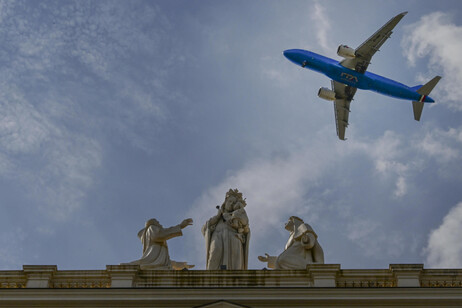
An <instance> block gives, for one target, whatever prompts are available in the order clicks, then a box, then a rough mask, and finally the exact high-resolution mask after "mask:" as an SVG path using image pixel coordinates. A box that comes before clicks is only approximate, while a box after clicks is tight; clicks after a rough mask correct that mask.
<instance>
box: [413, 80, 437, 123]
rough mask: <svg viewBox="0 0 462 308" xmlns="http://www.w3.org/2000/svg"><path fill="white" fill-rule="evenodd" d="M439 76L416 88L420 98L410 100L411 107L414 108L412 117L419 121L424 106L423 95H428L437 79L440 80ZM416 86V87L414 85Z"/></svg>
mask: <svg viewBox="0 0 462 308" xmlns="http://www.w3.org/2000/svg"><path fill="white" fill-rule="evenodd" d="M440 79H441V76H436V77H434V78H433V79H432V80H430V81H429V82H427V83H426V84H424V85H423V86H421V87H419V88H418V89H417V93H419V94H420V95H422V99H421V100H420V101H419V102H412V109H413V110H414V119H415V120H416V121H420V116H421V115H422V110H423V107H424V99H425V96H427V95H429V94H430V92H431V91H432V90H433V88H434V87H435V86H436V84H437V83H438V81H440ZM416 88H417V87H416Z"/></svg>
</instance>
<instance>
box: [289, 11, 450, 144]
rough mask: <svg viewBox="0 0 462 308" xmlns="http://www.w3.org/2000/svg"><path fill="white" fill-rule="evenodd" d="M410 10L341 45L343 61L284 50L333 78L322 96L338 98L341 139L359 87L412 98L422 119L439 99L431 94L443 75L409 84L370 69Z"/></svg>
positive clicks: (298, 62) (295, 60) (294, 59)
mask: <svg viewBox="0 0 462 308" xmlns="http://www.w3.org/2000/svg"><path fill="white" fill-rule="evenodd" d="M406 14H407V12H403V13H401V14H398V15H396V16H395V17H393V18H392V19H390V20H389V21H388V22H387V23H386V24H385V25H384V26H383V27H382V28H380V29H379V30H378V31H377V32H376V33H374V34H373V35H372V36H371V37H370V38H368V39H367V40H366V41H365V42H364V43H362V44H361V45H360V46H359V47H358V48H356V49H353V48H351V47H348V46H346V45H340V46H339V47H338V49H337V54H338V55H339V56H341V57H342V58H343V60H341V61H336V60H334V59H330V58H327V57H324V56H322V55H319V54H316V53H314V52H311V51H307V50H302V49H288V50H285V51H284V52H283V54H284V56H285V57H286V58H287V59H289V60H290V61H291V62H293V63H295V64H296V65H299V66H301V67H303V68H308V69H311V70H314V71H316V72H319V73H323V74H324V75H326V76H327V77H329V78H331V79H332V81H331V84H332V85H331V89H329V88H325V87H322V88H320V89H319V91H318V96H319V97H320V98H323V99H326V100H329V101H333V102H334V111H335V124H336V127H337V136H338V138H339V139H340V140H346V139H345V129H346V127H348V116H349V113H350V103H351V101H352V100H353V96H354V95H355V93H356V90H357V89H362V90H371V91H375V92H378V93H380V94H384V95H388V96H391V97H394V98H399V99H405V100H411V101H412V106H413V111H414V119H415V120H416V121H420V117H421V115H422V109H423V107H424V103H434V102H435V101H434V100H433V99H432V98H431V97H430V96H428V95H429V94H430V92H431V91H432V90H433V88H434V87H435V86H436V84H437V83H438V81H440V79H441V77H440V76H436V77H434V78H433V79H432V80H430V81H429V82H428V83H426V84H425V85H420V86H415V87H408V86H406V85H404V84H402V83H399V82H397V81H394V80H391V79H388V78H385V77H382V76H379V75H376V74H373V73H370V72H366V70H367V67H368V66H369V64H370V62H371V58H372V56H373V55H374V54H375V53H376V52H377V51H378V50H379V48H380V47H381V46H382V45H383V43H385V41H386V40H387V39H388V38H389V37H390V36H391V34H392V30H393V28H394V27H395V26H396V25H397V24H398V22H399V21H400V20H401V19H402V18H403V17H404V16H405V15H406Z"/></svg>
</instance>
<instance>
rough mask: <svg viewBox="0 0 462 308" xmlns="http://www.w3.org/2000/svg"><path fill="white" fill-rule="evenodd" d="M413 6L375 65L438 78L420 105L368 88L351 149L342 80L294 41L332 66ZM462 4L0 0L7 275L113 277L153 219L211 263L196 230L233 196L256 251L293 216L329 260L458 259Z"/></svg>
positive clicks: (3, 262)
mask: <svg viewBox="0 0 462 308" xmlns="http://www.w3.org/2000/svg"><path fill="white" fill-rule="evenodd" d="M403 11H409V14H408V15H406V16H405V17H404V18H403V20H402V21H401V22H400V24H398V26H397V27H396V28H395V31H394V33H393V35H392V37H391V38H390V39H389V40H388V41H387V43H386V44H385V45H384V46H382V48H381V51H380V52H378V53H377V54H376V55H375V56H374V58H373V59H372V64H371V65H370V66H369V71H372V72H374V73H377V74H380V75H384V76H386V77H389V78H392V79H395V80H398V81H400V82H402V83H405V84H408V85H417V84H421V83H424V82H426V81H428V80H429V79H430V78H432V77H433V76H435V75H441V76H443V79H442V80H441V82H440V84H438V86H437V88H436V89H435V90H434V91H433V92H432V97H433V98H434V99H435V100H436V101H437V103H436V104H434V105H432V106H430V107H429V106H426V107H425V108H424V111H423V115H422V119H421V122H416V121H414V120H413V115H412V107H411V103H410V102H407V101H400V100H395V99H392V98H389V97H385V96H381V95H379V94H376V93H373V92H367V91H358V92H357V94H356V96H355V100H354V101H353V103H352V105H351V114H350V126H349V128H348V129H347V132H346V135H347V137H348V140H347V141H346V142H342V141H339V140H338V139H337V137H336V133H335V123H334V113H333V106H332V103H331V102H328V101H323V100H321V99H320V98H318V97H317V90H318V89H319V87H326V86H329V85H330V81H329V80H328V79H327V78H326V77H325V76H323V75H320V74H316V73H314V72H311V71H308V70H303V69H301V68H299V67H297V66H295V65H293V64H292V63H290V62H289V61H287V60H286V59H285V58H284V57H283V56H282V51H283V50H285V49H291V48H303V49H308V50H311V51H313V52H317V53H321V54H324V55H327V56H330V57H332V58H335V59H339V58H338V56H337V55H336V48H337V46H338V45H340V44H348V45H349V46H353V47H357V46H358V45H360V44H361V43H362V42H363V41H364V40H365V39H367V38H368V37H369V36H370V35H371V34H372V33H374V32H375V31H376V30H377V29H378V28H380V27H381V26H382V25H383V24H384V23H386V22H387V21H388V20H389V19H390V18H391V17H393V16H395V15H396V14H398V13H400V12H403ZM461 14H462V5H461V3H460V2H459V1H437V2H435V1H343V2H337V1H290V4H289V3H288V2H286V1H176V0H174V1H155V2H154V1H40V2H38V1H0V40H1V41H2V44H1V45H0V64H1V65H0V70H1V73H0V211H1V214H0V268H1V269H20V268H21V267H22V265H23V264H57V265H58V268H59V269H102V268H105V266H106V264H119V263H121V262H128V261H132V260H135V259H138V258H139V257H140V256H141V243H140V242H139V240H138V238H137V237H136V234H137V232H138V230H139V229H141V228H142V227H143V226H144V222H145V221H146V220H148V219H149V218H152V217H155V218H157V219H158V220H159V221H160V222H161V223H162V224H163V225H165V226H170V225H175V224H177V223H179V222H180V221H181V220H182V219H184V218H187V217H192V218H193V219H194V226H193V227H188V228H187V229H185V230H184V236H183V237H181V238H175V239H172V240H170V241H169V247H170V255H171V257H172V259H174V260H177V261H188V262H190V263H192V264H196V268H197V269H204V268H205V243H204V239H203V237H202V235H201V232H200V228H201V226H202V225H203V224H204V223H205V221H206V220H207V219H208V218H209V217H211V216H212V215H214V214H215V211H216V210H215V206H216V205H217V204H221V202H222V201H223V198H224V194H225V192H226V191H227V190H228V189H229V188H239V189H240V190H241V191H242V192H243V194H244V196H245V197H246V198H247V204H248V205H247V207H246V210H247V212H248V215H249V219H250V228H251V232H252V238H251V244H250V255H249V263H250V267H251V268H255V269H258V268H263V267H264V266H265V264H263V263H261V262H259V261H258V259H257V256H258V255H262V254H263V253H265V252H267V253H269V254H272V255H277V254H279V253H280V252H282V250H283V248H284V245H285V242H286V240H287V237H288V234H287V232H286V231H285V230H284V229H283V224H284V222H285V221H286V220H287V218H288V217H289V216H291V215H297V216H299V217H301V218H303V219H304V220H305V221H306V222H308V223H310V224H311V225H312V227H313V228H314V229H315V231H316V232H317V233H318V235H319V241H320V243H321V245H322V247H323V248H324V252H325V258H326V262H327V263H340V264H341V265H342V268H387V267H388V264H390V263H424V264H425V267H427V268H429V267H444V268H448V267H449V268H451V267H462V242H461V241H460V237H459V234H462V191H461V189H460V188H461V187H462V156H461V152H462V120H461V116H462V102H461V100H460V97H462V87H461V86H460V85H461V84H462V58H461V57H460V50H462V23H461V22H460V21H461V20H462V16H461Z"/></svg>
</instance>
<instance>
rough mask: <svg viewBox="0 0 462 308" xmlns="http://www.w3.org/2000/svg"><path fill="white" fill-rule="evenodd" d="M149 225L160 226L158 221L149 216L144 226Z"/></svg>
mask: <svg viewBox="0 0 462 308" xmlns="http://www.w3.org/2000/svg"><path fill="white" fill-rule="evenodd" d="M149 226H157V227H161V224H160V223H159V221H158V220H157V219H155V218H151V219H149V220H148V221H146V228H147V227H149Z"/></svg>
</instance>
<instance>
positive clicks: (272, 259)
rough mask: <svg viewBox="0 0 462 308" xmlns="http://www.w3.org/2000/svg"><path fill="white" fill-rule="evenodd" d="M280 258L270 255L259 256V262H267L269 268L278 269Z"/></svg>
mask: <svg viewBox="0 0 462 308" xmlns="http://www.w3.org/2000/svg"><path fill="white" fill-rule="evenodd" d="M277 259H278V257H276V256H270V255H269V254H267V253H265V256H258V260H260V261H261V262H267V263H268V265H267V266H268V268H276V260H277Z"/></svg>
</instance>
